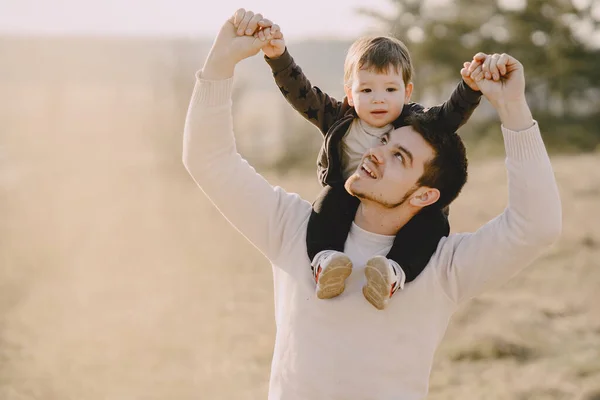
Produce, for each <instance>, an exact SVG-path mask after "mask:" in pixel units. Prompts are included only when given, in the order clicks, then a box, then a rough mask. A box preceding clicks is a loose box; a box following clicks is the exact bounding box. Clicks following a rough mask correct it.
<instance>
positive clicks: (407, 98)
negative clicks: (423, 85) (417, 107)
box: [404, 82, 414, 103]
mask: <svg viewBox="0 0 600 400" xmlns="http://www.w3.org/2000/svg"><path fill="white" fill-rule="evenodd" d="M413 88H414V86H413V83H412V82H409V83H408V85H406V87H405V89H404V103H408V102H409V101H410V96H412V92H413Z"/></svg>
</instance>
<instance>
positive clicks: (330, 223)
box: [306, 184, 359, 260]
mask: <svg viewBox="0 0 600 400" xmlns="http://www.w3.org/2000/svg"><path fill="white" fill-rule="evenodd" d="M358 204H359V200H358V199H357V198H356V197H354V196H352V195H350V194H349V193H348V192H347V191H346V189H345V188H344V186H343V185H341V184H340V185H339V186H337V185H336V186H325V187H324V188H323V190H322V191H321V193H320V194H319V196H318V197H317V199H316V200H315V202H314V203H313V209H312V211H311V214H310V218H309V220H308V227H307V231H306V250H307V252H308V257H309V258H310V259H311V260H313V259H314V258H315V256H316V255H317V254H318V253H319V252H321V251H323V250H335V251H340V252H342V251H344V244H345V243H346V238H347V237H348V232H350V227H351V226H352V221H354V216H355V215H356V210H357V209H358Z"/></svg>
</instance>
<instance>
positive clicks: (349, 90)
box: [344, 85, 354, 107]
mask: <svg viewBox="0 0 600 400" xmlns="http://www.w3.org/2000/svg"><path fill="white" fill-rule="evenodd" d="M344 93H345V94H346V97H347V98H348V104H350V107H354V99H353V98H352V85H344Z"/></svg>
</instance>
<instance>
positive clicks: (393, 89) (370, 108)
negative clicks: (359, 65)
mask: <svg viewBox="0 0 600 400" xmlns="http://www.w3.org/2000/svg"><path fill="white" fill-rule="evenodd" d="M344 89H345V91H346V96H347V97H348V102H349V104H350V105H351V106H353V107H354V109H355V110H356V113H357V114H358V117H359V118H360V119H362V120H363V121H364V122H366V123H368V124H369V125H371V126H375V127H378V128H380V127H382V126H385V125H387V124H390V123H392V122H393V121H394V120H395V119H396V118H398V117H399V116H400V113H401V112H402V107H404V103H406V102H408V101H409V100H410V95H411V94H412V89H413V85H412V83H409V84H408V85H404V80H403V79H402V71H400V73H398V72H397V71H396V70H395V68H394V67H393V66H391V65H390V66H389V68H388V71H387V73H378V72H374V71H370V70H367V69H360V70H358V71H356V72H355V73H354V78H353V80H352V84H351V86H347V85H346V86H344Z"/></svg>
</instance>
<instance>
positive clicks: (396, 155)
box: [394, 152, 404, 161]
mask: <svg viewBox="0 0 600 400" xmlns="http://www.w3.org/2000/svg"><path fill="white" fill-rule="evenodd" d="M394 157H396V158H397V159H398V160H400V161H402V160H404V159H403V158H402V153H399V152H398V153H396V154H394Z"/></svg>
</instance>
